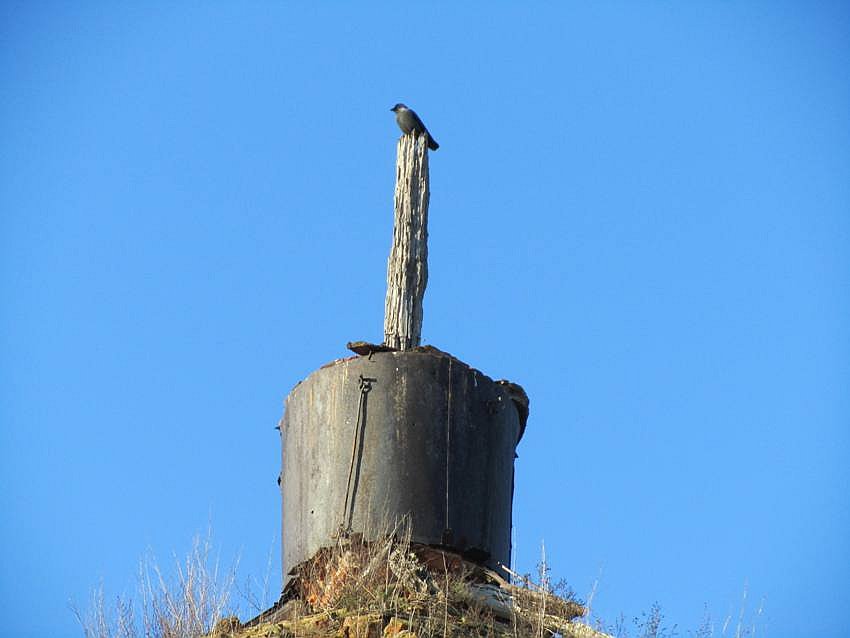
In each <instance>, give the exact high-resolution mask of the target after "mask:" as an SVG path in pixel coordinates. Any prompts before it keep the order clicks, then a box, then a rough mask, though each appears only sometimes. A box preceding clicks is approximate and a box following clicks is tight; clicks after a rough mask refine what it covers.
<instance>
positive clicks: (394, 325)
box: [384, 135, 431, 350]
mask: <svg viewBox="0 0 850 638" xmlns="http://www.w3.org/2000/svg"><path fill="white" fill-rule="evenodd" d="M396 153H397V159H396V175H395V197H394V203H395V219H394V224H393V245H392V248H391V249H390V257H389V260H388V262H387V300H386V303H385V305H384V343H385V344H386V345H387V346H389V347H391V348H396V349H398V350H409V349H410V348H415V347H416V346H418V345H419V342H420V339H421V335H422V300H423V298H424V297H425V286H427V285H428V202H429V199H430V197H431V192H430V185H429V183H428V182H429V179H430V177H429V175H428V147H427V143H426V138H425V137H424V136H421V135H420V136H414V135H402V136H401V138H400V139H399V141H398V147H397V150H396Z"/></svg>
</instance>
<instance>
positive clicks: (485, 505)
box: [280, 348, 524, 584]
mask: <svg viewBox="0 0 850 638" xmlns="http://www.w3.org/2000/svg"><path fill="white" fill-rule="evenodd" d="M522 425H524V423H523V424H522ZM520 436H521V419H520V414H519V413H518V410H517V406H516V405H515V404H514V402H513V401H512V399H511V396H510V395H509V392H508V390H507V388H506V387H505V386H503V385H501V384H500V383H497V382H494V381H493V380H492V379H490V378H489V377H487V376H485V375H483V374H482V373H481V372H479V371H477V370H475V369H473V368H470V367H469V366H468V365H466V364H465V363H463V362H461V361H459V360H457V359H455V358H453V357H451V356H450V355H448V354H446V353H443V352H440V351H438V350H435V349H433V348H423V349H419V350H418V351H416V350H414V351H406V352H379V353H374V354H372V355H371V356H357V357H352V358H349V359H343V360H339V361H335V362H333V363H331V364H329V365H326V366H324V367H323V368H321V369H319V370H317V371H315V372H314V373H313V374H311V375H310V376H309V377H308V378H307V379H306V380H304V381H302V382H301V383H299V384H298V385H297V386H296V387H295V388H294V389H293V390H292V392H291V393H290V394H289V396H288V397H287V399H286V411H285V413H284V417H283V421H282V423H281V437H282V448H283V450H282V463H283V467H282V471H281V481H280V487H281V496H282V501H283V512H282V514H283V533H282V544H283V552H282V555H283V581H284V584H286V582H287V581H288V580H289V578H290V576H291V575H292V572H293V569H294V568H296V567H297V566H298V565H300V564H301V563H303V562H304V561H306V560H308V559H309V558H311V557H312V556H314V555H315V553H316V552H317V551H318V550H319V549H320V548H322V547H327V546H331V545H333V544H334V543H335V542H336V540H335V539H336V538H337V537H338V535H339V534H340V532H341V531H342V532H343V533H347V532H352V533H360V534H363V535H364V536H365V537H366V538H367V539H370V538H375V537H376V536H377V535H379V534H381V533H382V532H383V531H384V530H386V529H387V527H388V526H392V525H393V524H394V523H395V522H396V521H398V520H400V519H402V518H404V517H406V516H409V517H410V526H411V532H412V540H413V541H414V542H418V543H424V544H428V545H435V546H442V547H447V548H451V549H453V550H455V551H458V552H460V553H462V554H464V555H465V556H467V557H468V558H469V559H471V560H474V561H477V562H480V563H482V564H486V565H489V566H491V567H493V566H496V564H497V563H504V564H509V562H510V553H511V509H512V498H513V479H514V450H515V448H516V444H517V442H518V440H519V437H520Z"/></svg>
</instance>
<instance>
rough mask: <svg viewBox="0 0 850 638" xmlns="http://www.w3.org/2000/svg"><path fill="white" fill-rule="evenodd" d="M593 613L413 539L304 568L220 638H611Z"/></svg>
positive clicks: (338, 550) (355, 539)
mask: <svg viewBox="0 0 850 638" xmlns="http://www.w3.org/2000/svg"><path fill="white" fill-rule="evenodd" d="M586 613H587V609H586V608H585V607H584V606H583V605H582V604H581V603H580V602H579V601H577V600H575V598H574V596H573V595H572V593H571V592H566V593H561V592H559V593H558V594H556V593H555V592H553V591H551V590H549V588H547V587H544V586H541V585H537V584H535V583H534V582H533V581H532V580H531V579H530V578H528V577H519V578H518V575H515V574H513V573H512V572H510V570H507V569H505V573H504V574H503V575H500V574H497V573H496V572H494V571H493V570H490V569H487V568H484V567H482V566H480V565H477V564H475V563H472V562H470V561H468V560H466V559H464V557H463V556H460V555H458V554H456V553H453V552H448V551H444V550H443V549H440V548H434V547H428V546H424V545H417V544H415V543H411V541H410V537H409V535H404V534H402V535H401V536H400V537H399V536H389V537H385V538H383V539H381V540H378V541H374V542H365V541H364V540H363V539H362V538H361V537H359V536H350V537H346V538H342V539H340V540H339V542H338V544H337V545H336V546H334V547H331V548H326V549H323V550H321V551H319V552H318V553H317V554H316V555H315V556H314V557H313V558H312V559H311V560H309V561H307V562H306V563H304V564H302V565H301V566H300V567H299V569H298V570H297V574H296V575H295V577H294V578H293V579H292V580H291V581H290V582H289V584H288V586H287V590H286V591H285V592H284V595H283V596H282V597H281V600H280V601H279V602H278V603H277V604H276V605H275V606H273V607H272V608H271V609H269V610H267V611H265V612H263V613H262V614H260V615H259V616H257V617H256V618H254V619H252V620H250V621H248V622H246V623H245V624H235V623H234V621H235V619H233V618H227V619H223V620H222V621H220V622H219V623H218V625H216V629H215V630H214V631H213V632H212V633H211V634H210V636H214V637H215V638H225V637H227V638H230V637H232V638H273V637H274V638H290V637H292V638H294V637H295V636H299V637H304V638H311V637H313V638H329V637H331V636H333V637H334V638H430V637H437V636H439V637H441V638H446V637H452V636H453V637H461V636H480V637H485V636H491V637H493V638H509V637H513V638H532V637H534V638H545V637H547V636H564V637H566V638H609V637H608V635H607V634H604V633H601V632H599V631H597V630H595V629H593V628H591V627H590V626H588V625H586V624H584V623H581V622H579V621H578V620H577V619H579V618H581V617H582V616H584V615H585V614H586Z"/></svg>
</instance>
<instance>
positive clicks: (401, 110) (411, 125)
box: [390, 104, 440, 151]
mask: <svg viewBox="0 0 850 638" xmlns="http://www.w3.org/2000/svg"><path fill="white" fill-rule="evenodd" d="M390 111H392V112H393V113H395V121H396V123H397V124H398V127H399V128H400V129H401V130H402V132H403V133H404V134H405V135H407V134H408V133H411V132H415V133H416V134H417V135H423V134H424V135H425V137H426V138H427V140H428V148H430V149H431V150H432V151H436V150H437V149H438V148H440V145H439V144H437V142H436V140H435V139H434V138H433V137H431V134H430V133H429V132H428V129H427V128H425V125H424V124H423V123H422V120H420V119H419V116H418V115H416V112H415V111H414V110H413V109H409V108H407V107H406V106H405V105H404V104H396V105H395V106H394V107H392V108H391V109H390Z"/></svg>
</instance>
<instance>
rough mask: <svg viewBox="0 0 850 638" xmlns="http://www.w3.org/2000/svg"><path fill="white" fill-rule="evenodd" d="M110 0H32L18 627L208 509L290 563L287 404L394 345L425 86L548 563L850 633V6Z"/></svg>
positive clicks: (20, 261) (3, 67) (11, 373)
mask: <svg viewBox="0 0 850 638" xmlns="http://www.w3.org/2000/svg"><path fill="white" fill-rule="evenodd" d="M74 4H76V5H77V6H70V5H68V4H66V3H35V2H20V3H9V2H6V3H3V4H2V7H0V140H2V141H0V286H2V306H0V419H2V431H0V445H2V458H3V461H2V463H0V480H2V486H3V487H2V490H0V510H2V519H0V520H2V523H0V525H1V526H0V548H2V549H0V565H2V569H1V570H0V579H2V580H0V608H2V609H3V611H4V616H3V632H8V634H9V635H12V634H14V635H16V636H44V635H50V636H63V637H64V636H75V635H79V632H78V630H77V627H76V625H75V621H74V620H73V618H72V616H71V614H70V612H69V611H68V608H67V602H68V600H69V599H76V600H77V601H78V602H83V603H84V602H85V599H86V596H87V594H88V592H89V591H90V590H91V588H92V587H94V586H95V585H97V584H98V583H99V582H101V581H102V582H103V583H104V585H105V588H106V591H107V595H113V594H117V593H120V592H122V591H130V590H131V589H132V587H133V582H134V578H135V574H136V566H137V561H138V559H139V557H140V556H141V555H142V554H143V553H145V552H146V551H147V550H148V549H150V550H152V551H153V552H155V553H156V555H157V556H158V557H159V558H160V559H161V561H162V562H164V563H166V564H167V563H168V562H169V560H170V559H169V556H170V555H171V553H172V552H176V553H177V554H178V555H179V554H183V553H184V552H185V551H186V550H187V548H188V546H189V544H190V541H191V538H192V536H193V535H194V534H195V533H197V532H202V531H203V530H205V529H206V527H207V525H208V523H209V524H211V526H212V528H213V533H214V541H215V542H216V543H217V545H218V546H219V547H220V549H221V555H222V557H223V561H225V562H227V561H228V560H229V559H230V558H232V557H233V556H235V555H236V554H237V553H238V552H241V556H242V560H241V567H240V573H241V574H242V575H243V576H246V577H247V576H248V575H253V576H255V577H260V578H261V577H262V576H263V574H264V573H265V571H266V563H267V559H268V555H269V551H270V550H271V551H272V562H273V577H274V578H275V579H276V578H277V577H278V565H279V551H278V546H277V545H278V540H279V526H280V520H279V502H278V491H277V485H276V484H275V478H276V476H277V472H278V466H279V440H278V437H277V433H276V432H275V430H274V429H273V427H274V426H275V425H276V423H277V421H278V419H279V418H280V416H281V413H282V401H283V398H284V397H285V395H286V394H287V393H288V392H289V390H290V389H291V387H292V386H293V385H294V384H295V383H296V382H297V381H299V380H300V379H302V378H303V377H305V376H306V375H307V374H309V373H310V372H311V371H312V370H314V369H316V368H318V367H319V366H320V365H322V364H324V363H326V362H328V361H330V360H332V359H334V358H337V357H341V356H345V355H346V354H347V351H346V350H345V349H344V344H345V342H346V341H348V340H353V339H370V340H380V338H381V327H382V319H383V296H384V290H385V279H384V277H385V268H386V258H387V254H388V250H389V244H390V239H391V233H392V188H393V179H394V162H395V141H396V138H397V137H398V135H399V131H398V130H397V128H396V125H395V123H394V121H393V117H392V114H391V113H390V112H389V108H390V107H391V106H392V105H393V104H395V103H396V102H399V101H403V102H406V103H408V104H410V105H411V106H413V107H414V108H416V109H417V110H418V112H419V113H420V115H421V116H422V117H423V119H424V120H425V121H426V123H427V124H428V126H429V128H430V129H431V131H432V132H433V134H434V136H435V137H436V139H437V140H439V142H440V144H441V147H440V150H439V151H437V152H436V153H434V154H432V161H431V171H432V198H431V225H430V231H431V239H430V272H431V277H430V281H429V288H428V292H427V295H426V307H425V324H424V335H423V337H424V340H425V341H426V342H428V343H431V344H434V345H436V346H437V347H439V348H441V349H443V350H446V351H448V352H451V353H453V354H455V355H457V356H458V357H460V358H461V359H463V360H465V361H467V362H468V363H470V364H471V365H473V366H475V367H477V368H479V369H481V370H482V371H483V372H485V373H487V374H489V375H490V376H493V377H495V378H509V379H512V380H515V381H517V382H519V383H521V384H523V385H524V386H525V388H526V389H527V391H528V393H529V395H530V396H531V400H532V411H531V419H530V422H529V428H528V432H527V434H526V437H525V439H524V440H523V441H522V443H521V445H520V448H519V459H518V461H517V482H516V499H515V521H514V526H515V539H516V552H515V559H516V564H517V566H518V568H519V569H520V570H521V571H532V570H533V569H534V565H535V563H536V561H537V559H538V557H539V555H540V544H541V541H542V540H545V543H546V550H547V555H548V558H549V561H550V563H551V566H552V569H553V574H554V575H555V576H556V577H558V578H560V577H563V578H566V579H567V580H568V581H569V582H570V583H571V584H572V586H573V587H574V588H575V589H576V591H577V592H578V593H579V595H581V596H586V595H587V593H588V592H589V591H590V590H591V587H592V585H593V583H594V581H595V580H597V578H599V585H598V591H597V593H596V596H595V599H594V610H595V613H598V614H599V615H600V616H601V617H602V618H603V619H605V620H607V621H608V622H614V621H615V620H616V617H617V616H618V615H619V614H620V613H623V614H624V615H625V617H626V618H627V619H629V618H631V617H632V616H636V615H639V614H640V613H641V612H642V611H645V610H648V609H649V608H650V606H651V605H652V603H654V602H655V601H658V602H659V603H660V604H661V606H662V608H663V610H664V611H665V613H666V615H667V618H668V621H669V623H670V624H673V623H676V624H678V625H679V627H680V632H681V633H683V634H685V632H686V630H688V629H695V628H696V627H697V626H698V625H699V623H700V620H701V618H702V616H703V611H704V608H706V607H707V608H708V609H709V611H710V612H711V614H712V617H713V618H714V619H715V620H716V621H717V622H718V623H720V622H722V620H723V619H724V617H725V616H726V615H727V614H728V613H730V612H731V613H733V614H735V615H737V613H738V611H739V607H740V601H741V596H742V592H743V591H744V587H745V583H747V585H746V586H747V588H748V592H749V598H750V599H749V603H748V610H747V613H748V614H750V612H751V611H752V608H753V606H754V605H757V604H758V603H759V601H760V600H762V599H764V613H763V615H762V616H761V618H760V620H759V621H758V623H759V627H760V632H762V635H764V634H766V635H769V636H774V637H785V636H788V637H791V636H794V637H797V636H801V635H817V636H821V637H831V636H836V637H837V636H846V635H847V634H848V631H850V630H848V626H847V620H848V615H847V610H848V608H850V586H848V583H850V462H848V459H850V392H849V391H848V390H850V74H848V70H850V35H848V34H850V8H848V5H847V3H808V2H806V3H804V2H798V3H783V2H762V3H732V2H714V3H667V2H663V3H662V2H647V3H630V2H610V3H582V4H567V3H541V4H536V5H533V6H532V5H531V4H523V5H522V6H521V7H520V6H519V3H516V4H515V5H513V6H509V5H508V4H507V3H504V4H500V3H486V4H485V3H481V4H470V5H468V6H466V7H465V8H458V7H456V6H454V5H451V4H449V3H429V4H428V7H427V8H422V9H421V10H420V9H418V8H414V6H413V4H412V3H407V4H399V3H394V4H381V5H378V4H367V5H363V4H359V5H358V7H357V8H356V9H353V8H351V7H348V6H344V5H342V4H341V3H340V4H335V5H331V4H328V5H325V6H323V7H321V8H317V7H314V6H312V4H310V3H300V4H289V3H287V4H284V3H232V4H224V3H159V4H158V3H152V4H149V5H145V6H143V5H140V4H137V3H112V2H104V3H100V4H86V3H74ZM600 575H601V576H600ZM718 631H719V628H718Z"/></svg>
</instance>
